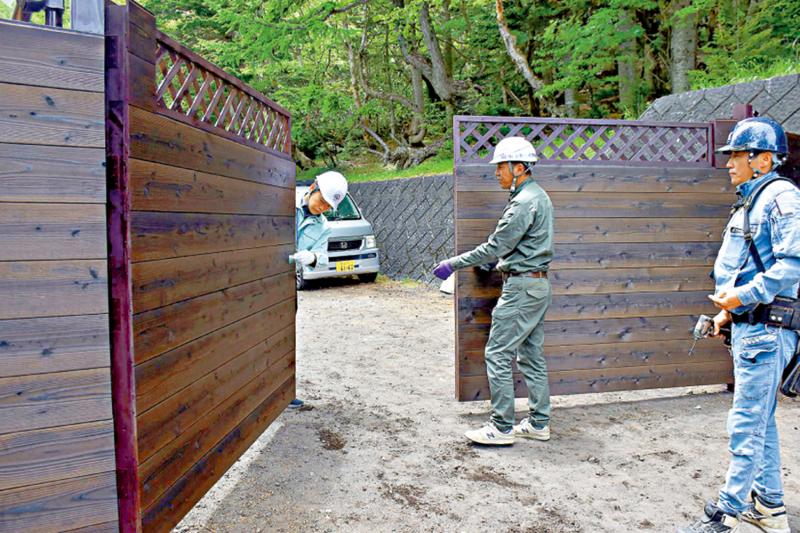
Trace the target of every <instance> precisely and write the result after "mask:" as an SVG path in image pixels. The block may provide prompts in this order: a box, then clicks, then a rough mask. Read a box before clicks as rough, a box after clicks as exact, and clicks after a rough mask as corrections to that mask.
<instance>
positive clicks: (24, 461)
mask: <svg viewBox="0 0 800 533" xmlns="http://www.w3.org/2000/svg"><path fill="white" fill-rule="evenodd" d="M113 471H114V427H113V425H112V423H111V421H110V420H107V421H102V422H92V423H89V424H79V425H74V426H58V427H53V428H46V429H41V430H36V431H26V432H23V433H11V434H7V435H0V490H6V489H11V488H15V487H22V486H27V485H37V484H40V483H48V482H53V481H60V480H63V479H70V478H75V477H82V476H87V475H91V474H99V473H102V472H113ZM0 514H2V513H0Z"/></svg>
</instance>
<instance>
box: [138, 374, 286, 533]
mask: <svg viewBox="0 0 800 533" xmlns="http://www.w3.org/2000/svg"><path fill="white" fill-rule="evenodd" d="M294 391H295V382H294V377H290V378H289V379H288V380H287V381H286V382H284V384H283V385H281V386H280V387H279V388H278V390H277V391H276V392H275V393H273V395H272V396H270V397H269V398H267V399H266V400H265V401H264V402H262V403H261V404H260V405H259V406H258V407H257V408H256V409H255V410H254V411H253V412H252V413H251V414H250V415H248V417H247V418H245V419H244V420H243V421H242V422H241V423H240V424H239V425H238V426H237V427H236V429H234V430H233V431H231V432H230V433H228V434H227V435H226V436H225V438H223V439H222V440H221V441H220V442H219V443H217V444H216V445H215V446H214V448H212V449H211V451H209V452H208V453H207V454H206V455H205V456H203V457H202V458H201V459H200V460H199V461H198V462H197V463H195V464H194V466H192V468H191V469H190V470H189V471H188V472H187V473H186V474H185V475H184V476H182V477H181V478H180V479H178V480H177V481H176V482H175V484H173V485H172V486H171V487H170V488H169V489H168V490H167V491H166V492H164V494H162V495H161V497H160V498H159V499H158V501H157V502H156V503H154V504H153V505H151V506H150V507H148V508H147V509H146V510H145V511H144V513H143V516H142V526H143V528H144V530H146V531H152V532H154V533H160V532H167V531H169V530H170V529H171V528H172V527H173V526H174V525H175V524H177V523H178V522H179V521H180V519H181V518H182V517H183V516H184V515H185V514H186V513H187V512H189V510H190V509H191V508H192V506H194V504H195V503H197V502H198V501H199V500H200V498H202V496H203V495H204V494H205V493H206V492H207V491H208V490H209V489H210V488H211V486H212V485H214V483H216V481H217V480H218V479H219V478H220V477H222V475H223V474H224V473H225V471H227V470H228V468H230V467H231V465H233V463H235V462H236V460H237V459H238V458H239V457H240V456H241V455H242V454H243V453H244V451H245V450H247V448H248V447H249V446H250V445H251V444H252V443H253V442H254V441H255V440H256V439H257V438H258V436H259V435H261V433H263V431H264V429H266V428H267V426H269V425H270V423H272V421H273V420H275V419H276V418H277V417H278V415H279V414H280V413H281V412H282V411H283V409H284V407H285V406H286V405H288V403H289V402H290V401H291V399H292V398H293V397H294Z"/></svg>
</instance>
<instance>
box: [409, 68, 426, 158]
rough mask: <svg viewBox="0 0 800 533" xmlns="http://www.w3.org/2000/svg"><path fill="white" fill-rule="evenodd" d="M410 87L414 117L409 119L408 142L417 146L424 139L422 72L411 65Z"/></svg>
mask: <svg viewBox="0 0 800 533" xmlns="http://www.w3.org/2000/svg"><path fill="white" fill-rule="evenodd" d="M411 87H412V88H413V90H414V116H413V118H412V119H411V128H410V129H411V134H410V135H409V137H408V142H409V143H411V144H412V145H414V144H419V143H421V142H422V140H423V139H424V138H425V87H424V83H423V81H422V72H420V71H419V69H418V68H416V67H414V66H413V65H411Z"/></svg>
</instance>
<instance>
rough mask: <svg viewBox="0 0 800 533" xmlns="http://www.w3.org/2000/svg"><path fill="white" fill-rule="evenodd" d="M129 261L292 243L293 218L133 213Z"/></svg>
mask: <svg viewBox="0 0 800 533" xmlns="http://www.w3.org/2000/svg"><path fill="white" fill-rule="evenodd" d="M131 239H132V241H133V242H132V249H131V256H132V259H133V261H134V262H135V261H152V260H158V259H169V258H174V257H182V256H189V255H199V254H208V253H215V252H222V251H229V250H241V249H245V248H256V247H263V246H277V245H280V244H291V243H292V242H294V217H286V216H284V217H272V216H261V215H213V214H192V213H158V212H139V211H137V212H134V213H132V215H131Z"/></svg>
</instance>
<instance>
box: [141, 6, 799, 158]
mask: <svg viewBox="0 0 800 533" xmlns="http://www.w3.org/2000/svg"><path fill="white" fill-rule="evenodd" d="M145 5H146V6H147V7H148V8H150V9H151V10H153V11H154V12H155V13H156V15H157V16H158V18H159V22H160V24H161V26H162V27H164V28H165V29H166V31H167V32H169V33H172V34H174V35H175V36H176V37H178V38H179V39H181V40H183V41H185V42H187V43H188V44H189V45H190V46H192V47H193V48H195V49H197V50H198V51H199V52H200V53H202V54H204V55H205V56H207V57H209V58H210V59H211V60H212V61H215V62H217V63H218V64H220V65H221V66H223V67H224V68H226V69H228V70H231V71H232V72H234V73H236V74H237V75H238V76H240V77H242V78H243V79H245V80H246V81H247V82H248V83H250V84H251V85H253V86H254V87H256V88H257V89H259V90H261V91H263V92H265V93H266V94H268V95H270V96H271V97H272V98H275V99H276V100H278V101H279V102H280V103H281V104H283V105H285V106H286V107H288V108H289V109H290V110H291V111H292V112H293V114H294V117H295V119H294V127H293V139H294V145H295V147H296V154H295V158H296V159H297V160H298V161H299V162H300V163H301V164H305V165H312V164H324V165H326V166H337V165H340V164H342V163H343V162H344V161H352V160H354V159H357V158H359V157H360V156H361V155H362V154H364V153H372V154H374V155H375V156H376V157H377V158H379V160H380V161H382V162H383V163H385V164H390V165H395V166H398V167H407V166H413V165H415V164H417V163H419V162H420V161H422V160H424V159H425V158H427V157H431V156H433V155H436V154H437V152H440V151H445V150H447V149H448V139H449V137H450V132H449V129H450V127H451V124H452V116H453V115H454V114H456V113H460V114H492V115H520V114H523V115H546V116H547V115H549V116H558V115H562V116H583V117H614V116H626V117H636V116H638V114H639V113H640V112H641V111H643V110H644V108H645V107H646V105H647V103H648V102H649V101H652V100H653V99H655V98H656V97H658V96H661V95H663V94H667V93H669V92H680V91H684V90H687V89H689V88H693V87H699V86H710V85H720V84H724V83H728V82H731V81H735V80H740V79H747V78H751V77H759V76H768V75H777V74H782V73H789V72H797V71H800V43H798V30H797V28H798V27H800V2H797V1H796V0H770V1H769V2H767V1H766V0H561V1H556V0H146V1H145ZM777 13H779V15H777Z"/></svg>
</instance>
